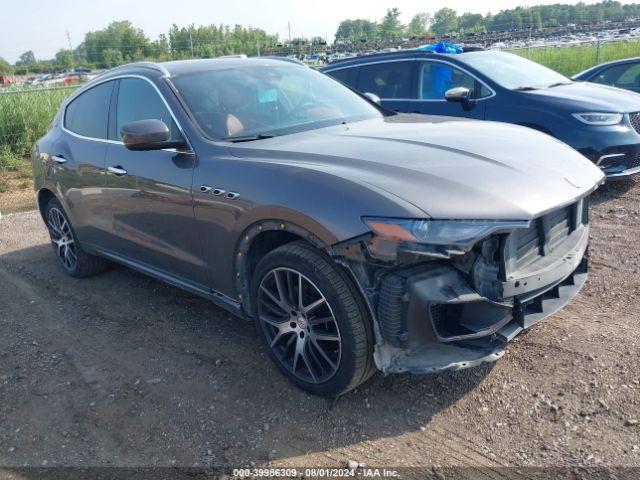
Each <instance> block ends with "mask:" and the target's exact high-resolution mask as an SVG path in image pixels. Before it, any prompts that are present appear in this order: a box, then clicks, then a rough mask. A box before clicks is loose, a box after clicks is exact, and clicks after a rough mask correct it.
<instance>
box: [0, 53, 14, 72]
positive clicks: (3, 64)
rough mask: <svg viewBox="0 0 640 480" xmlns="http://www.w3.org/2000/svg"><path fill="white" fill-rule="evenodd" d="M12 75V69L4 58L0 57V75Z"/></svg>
mask: <svg viewBox="0 0 640 480" xmlns="http://www.w3.org/2000/svg"><path fill="white" fill-rule="evenodd" d="M12 73H13V67H12V66H11V65H9V62H7V61H6V60H5V59H4V58H2V57H0V75H11V74H12Z"/></svg>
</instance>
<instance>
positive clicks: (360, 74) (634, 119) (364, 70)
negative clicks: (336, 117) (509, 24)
mask: <svg viewBox="0 0 640 480" xmlns="http://www.w3.org/2000/svg"><path fill="white" fill-rule="evenodd" d="M321 71H322V72H324V73H326V74H328V75H330V76H332V77H333V78H335V79H336V80H339V81H341V82H342V83H345V84H347V85H348V86H350V87H352V88H354V89H356V90H359V91H360V92H362V93H368V94H373V95H376V96H377V97H379V98H380V101H381V104H382V105H383V106H384V107H386V108H388V109H391V110H395V111H397V112H407V113H422V114H428V115H446V116H452V117H468V118H475V119H482V120H494V121H499V122H508V123H515V124H518V125H523V126H527V127H530V128H534V129H536V130H540V131H542V132H545V133H547V134H549V135H552V136H554V137H556V138H557V139H559V140H561V141H563V142H565V143H567V144H568V145H570V146H572V147H573V148H575V149H576V150H578V151H579V152H580V153H582V154H583V155H585V156H586V157H587V158H589V159H590V160H591V161H593V162H594V163H596V165H598V166H599V167H600V168H601V169H602V170H603V172H604V173H605V174H606V175H607V178H608V179H620V178H627V177H630V176H633V175H635V174H638V173H640V95H638V94H636V93H633V92H628V91H624V90H621V89H618V88H613V87H608V86H604V85H596V84H591V83H581V82H574V81H572V80H570V79H569V78H567V77H565V76H563V75H560V74H559V73H557V72H555V71H553V70H551V69H549V68H547V67H544V66H542V65H540V64H538V63H535V62H532V61H530V60H527V59H525V58H522V57H520V56H517V55H513V54H510V53H506V52H497V51H489V50H481V49H469V50H467V51H465V52H464V53H461V54H455V55H451V54H439V53H432V52H422V51H418V50H407V51H401V52H392V53H383V54H375V55H368V56H363V57H357V58H351V59H347V60H341V61H337V62H333V63H330V64H329V65H327V66H325V67H323V68H322V69H321Z"/></svg>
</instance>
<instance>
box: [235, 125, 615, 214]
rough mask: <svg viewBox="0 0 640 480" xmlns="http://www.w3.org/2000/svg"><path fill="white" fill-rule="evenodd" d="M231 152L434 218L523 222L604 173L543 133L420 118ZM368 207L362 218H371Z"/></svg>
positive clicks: (563, 201) (282, 139) (332, 130)
mask: <svg viewBox="0 0 640 480" xmlns="http://www.w3.org/2000/svg"><path fill="white" fill-rule="evenodd" d="M230 150H231V153H232V154H234V155H236V156H238V157H244V158H252V159H257V160H260V161H265V162H274V163H279V164H288V165H291V166H295V167H299V168H306V169H313V170H316V171H321V172H324V173H327V174H329V175H334V176H339V177H341V178H346V179H348V180H350V181H353V182H356V183H358V184H360V185H365V186H369V187H371V188H375V189H382V190H384V191H386V192H388V193H390V194H392V195H394V196H396V197H399V198H401V199H403V200H404V201H406V202H409V203H411V204H413V205H414V206H415V207H417V208H418V209H420V210H422V211H423V212H424V213H425V215H426V216H429V217H431V218H439V219H486V220H490V219H494V220H528V219H531V218H534V217H536V216H539V215H541V214H543V213H545V212H547V211H550V210H552V209H555V208H559V207H560V206H562V205H567V204H569V203H571V202H573V201H575V200H576V199H577V198H579V197H582V196H584V195H586V194H587V193H589V192H591V191H592V190H593V189H595V188H596V187H597V185H599V184H600V183H601V182H602V180H603V178H604V175H603V174H602V172H601V171H600V170H599V169H598V168H597V167H596V166H594V165H593V164H592V163H591V162H590V161H589V160H587V159H586V158H585V157H583V156H582V155H581V154H579V153H578V152H577V151H575V150H573V149H572V148H570V147H568V146H566V145H565V144H563V143H561V142H560V141H558V140H555V139H554V138H552V137H550V136H548V135H545V134H543V133H540V132H537V131H534V130H531V129H528V128H525V127H519V126H515V125H510V124H503V123H497V122H483V121H472V120H461V119H454V118H448V117H428V116H423V115H396V116H391V117H386V118H376V119H372V120H365V121H362V122H355V123H351V124H347V125H340V126H335V127H328V128H323V129H318V130H313V131H309V132H304V133H296V134H292V135H285V136H282V137H275V138H271V139H264V140H257V141H254V142H250V143H242V144H236V145H234V146H232V147H231V149H230ZM275 181H277V180H275ZM348 195H349V192H345V200H347V199H348V201H352V199H350V198H349V196H348ZM366 208H367V206H366V205H365V206H363V211H362V215H372V216H375V215H376V212H374V211H368V210H367V209H366Z"/></svg>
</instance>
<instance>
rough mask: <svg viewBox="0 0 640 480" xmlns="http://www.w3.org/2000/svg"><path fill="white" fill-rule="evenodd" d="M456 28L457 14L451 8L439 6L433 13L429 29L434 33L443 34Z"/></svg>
mask: <svg viewBox="0 0 640 480" xmlns="http://www.w3.org/2000/svg"><path fill="white" fill-rule="evenodd" d="M457 29H458V14H457V13H456V11H455V10H453V9H451V8H447V7H444V8H441V9H440V10H438V11H437V12H436V13H434V14H433V24H432V25H431V30H432V31H433V33H435V34H436V35H445V34H447V33H452V32H455V31H456V30H457Z"/></svg>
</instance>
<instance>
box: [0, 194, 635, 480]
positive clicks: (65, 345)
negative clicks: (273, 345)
mask: <svg viewBox="0 0 640 480" xmlns="http://www.w3.org/2000/svg"><path fill="white" fill-rule="evenodd" d="M592 224H593V231H592V243H591V259H592V265H591V276H590V279H589V282H588V284H587V286H586V287H585V289H584V290H583V292H582V293H581V294H580V295H579V297H578V298H577V299H576V300H575V301H574V302H573V303H572V304H571V305H570V306H569V307H568V308H566V309H565V310H563V311H562V312H560V313H558V314H556V315H554V316H553V317H551V318H549V319H548V320H547V321H546V322H543V323H542V324H540V325H538V326H537V327H535V328H534V329H533V330H532V331H530V332H529V333H527V334H525V335H523V336H521V337H519V338H518V339H517V340H516V341H515V342H513V343H512V344H511V345H510V346H509V348H508V351H507V355H506V356H505V357H504V358H503V359H502V360H500V361H499V362H498V363H497V364H495V365H492V366H487V367H481V368H477V369H473V370H467V371H462V372H457V373H443V374H439V375H431V376H409V375H403V376H387V377H384V376H382V375H376V376H375V377H374V378H373V379H372V380H371V381H369V382H368V383H367V384H366V385H365V386H363V387H361V388H360V389H358V390H357V391H355V392H352V393H350V394H348V395H346V396H345V397H344V398H342V399H341V400H340V402H339V403H338V404H337V406H336V407H335V408H333V409H330V408H329V404H328V403H327V402H326V401H324V400H321V399H318V398H315V397H312V396H310V395H307V394H305V393H303V392H301V391H299V390H297V389H295V388H294V387H292V386H290V385H289V384H288V383H287V382H286V381H285V380H284V378H283V377H282V376H281V375H280V374H279V373H278V372H277V370H276V368H275V367H274V366H273V365H272V364H271V363H270V361H269V359H268V357H267V355H266V352H264V351H262V350H261V348H259V346H258V341H257V337H256V335H255V333H254V330H253V326H252V324H250V323H248V322H245V321H241V320H237V319H235V318H232V317H231V316H230V315H229V314H227V313H225V312H224V311H222V310H220V309H218V308H216V307H215V306H213V305H212V304H210V303H209V302H207V301H206V300H202V299H200V298H197V297H194V296H192V295H190V294H187V293H184V292H182V291H180V290H177V289H175V288H173V287H169V286H166V285H164V284H162V283H159V282H157V281H155V280H152V279H149V278H147V277H145V276H143V275H141V274H138V273H135V272H133V271H131V270H128V269H126V268H123V267H119V266H113V267H112V268H110V269H109V270H108V271H107V272H106V273H104V274H102V275H99V276H97V277H93V278H90V279H85V280H74V279H72V278H69V277H67V276H65V275H64V274H63V273H62V271H61V270H60V269H59V268H58V267H57V265H56V263H55V259H54V257H53V255H52V252H51V250H50V246H49V244H48V243H47V240H48V238H47V233H46V231H45V228H44V226H43V224H42V222H41V220H40V218H39V217H38V214H37V213H36V212H27V213H21V214H15V215H5V216H4V217H2V219H0V465H1V466H4V467H6V468H7V469H5V470H4V472H5V473H7V472H8V471H11V468H10V467H19V466H23V465H30V466H41V465H46V466H127V467H136V466H162V465H164V466H173V465H175V466H211V465H213V466H217V467H219V466H227V467H238V466H254V465H255V466H266V465H271V466H297V467H303V466H345V465H347V462H348V461H349V460H351V461H357V462H361V463H364V464H366V465H367V466H403V465H404V466H407V465H408V466H414V467H420V466H424V467H428V469H429V470H425V471H429V472H431V469H432V468H433V467H434V466H435V468H436V470H437V469H438V468H440V467H444V466H458V467H466V466H469V467H472V469H471V470H462V472H467V473H466V474H465V475H469V476H471V473H472V472H474V471H480V470H477V469H482V470H481V471H482V475H483V476H482V478H502V477H503V476H511V474H514V472H519V473H523V472H524V471H523V470H517V471H516V470H506V471H505V470H502V469H501V468H500V467H503V466H511V467H514V466H517V467H520V468H523V467H527V466H549V467H551V466H564V467H576V466H600V465H606V466H626V467H640V425H638V423H637V421H638V420H640V385H639V381H640V371H639V368H640V367H639V361H638V357H639V353H640V343H639V342H640V341H639V339H638V331H639V321H640V305H639V304H638V299H639V298H640V275H639V272H640V249H639V248H638V247H639V244H638V241H639V239H640V181H636V182H626V183H621V184H617V185H616V184H614V185H613V186H609V187H605V188H603V189H601V190H600V191H599V192H597V193H596V195H595V199H594V205H593V206H592ZM474 469H476V470H474ZM505 472H510V473H505ZM1 473H2V468H1V467H0V474H1ZM463 476H464V475H463ZM439 477H441V478H444V475H441V474H439ZM630 478H631V477H630ZM636 478H637V477H636Z"/></svg>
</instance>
